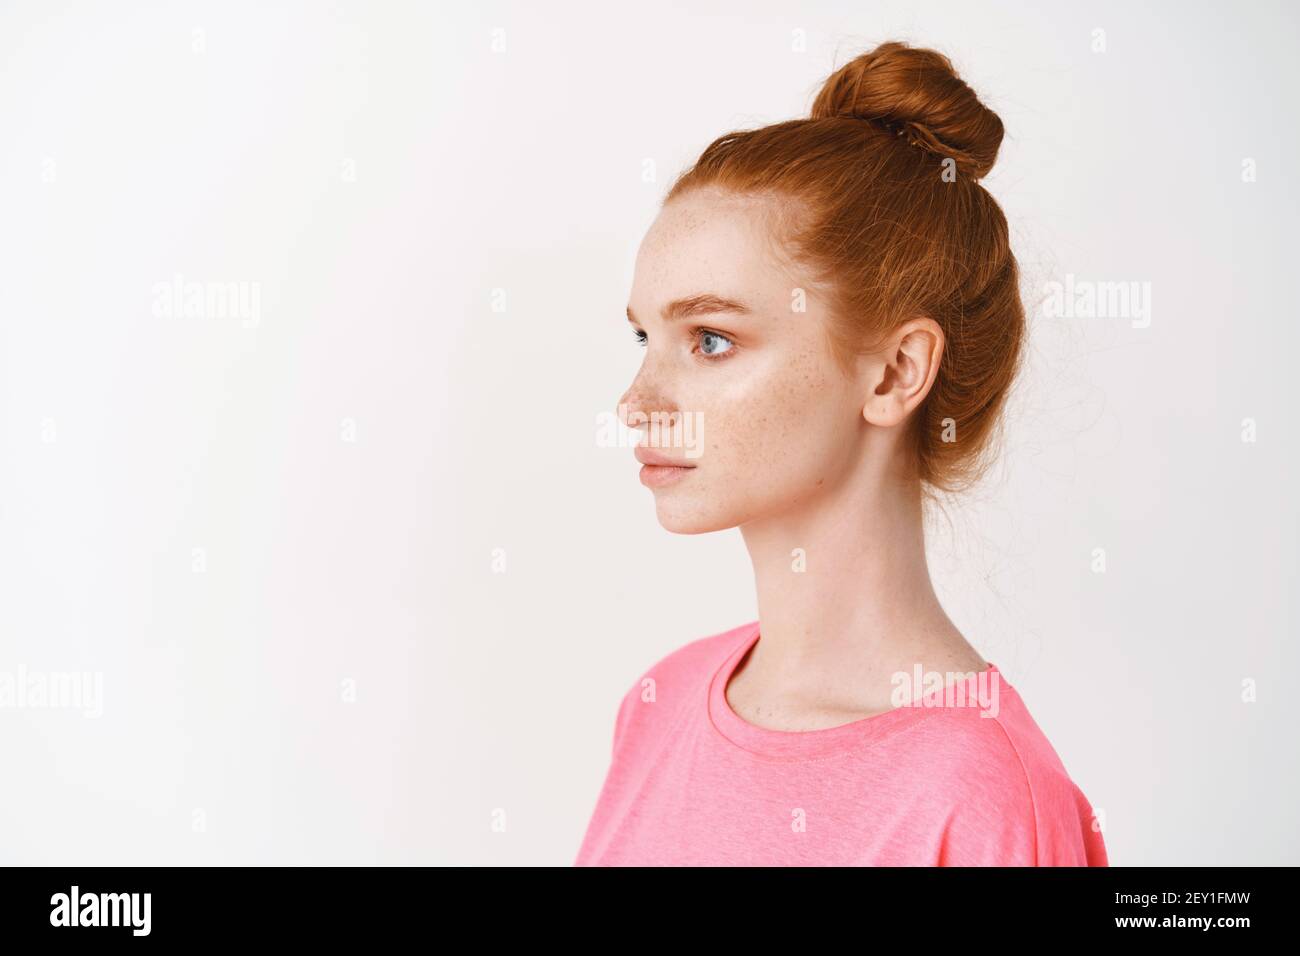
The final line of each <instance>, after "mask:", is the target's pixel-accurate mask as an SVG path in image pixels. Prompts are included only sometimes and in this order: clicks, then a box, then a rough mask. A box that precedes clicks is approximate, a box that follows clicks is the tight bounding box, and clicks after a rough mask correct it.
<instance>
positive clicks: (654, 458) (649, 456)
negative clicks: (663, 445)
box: [633, 447, 695, 468]
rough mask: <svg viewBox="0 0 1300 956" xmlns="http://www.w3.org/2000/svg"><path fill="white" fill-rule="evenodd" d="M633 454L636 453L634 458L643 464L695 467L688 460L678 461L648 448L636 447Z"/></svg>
mask: <svg viewBox="0 0 1300 956" xmlns="http://www.w3.org/2000/svg"><path fill="white" fill-rule="evenodd" d="M633 454H634V455H636V460H637V461H639V462H641V464H643V465H667V466H669V467H674V468H694V467H695V466H694V465H692V464H690V463H688V462H685V461H678V460H676V459H674V458H669V457H668V456H667V455H661V454H659V453H658V452H656V451H651V450H650V449H649V448H641V447H638V448H637V449H636V451H634V452H633Z"/></svg>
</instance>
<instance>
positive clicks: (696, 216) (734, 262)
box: [631, 190, 796, 312]
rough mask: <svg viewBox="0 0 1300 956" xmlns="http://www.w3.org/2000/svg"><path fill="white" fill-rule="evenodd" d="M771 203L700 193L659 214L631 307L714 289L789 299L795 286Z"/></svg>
mask: <svg viewBox="0 0 1300 956" xmlns="http://www.w3.org/2000/svg"><path fill="white" fill-rule="evenodd" d="M770 202H771V201H770V200H764V199H761V198H753V197H742V196H737V195H735V194H730V193H722V192H718V191H712V190H709V191H705V190H693V191H692V192H689V193H687V194H686V195H684V196H679V197H677V198H675V199H674V200H673V201H672V202H670V203H668V204H667V205H665V206H664V207H663V209H662V210H660V213H659V216H658V217H657V218H656V219H655V221H654V223H653V224H652V225H651V227H650V229H649V230H648V231H647V232H646V235H645V238H644V239H643V240H642V242H641V248H640V249H639V250H638V252H637V257H636V275H635V277H634V279H633V286H632V295H631V301H632V307H633V308H634V309H636V310H637V311H638V312H640V310H641V309H642V308H645V309H650V308H655V309H657V308H659V307H660V306H662V305H663V304H664V303H665V302H668V301H671V300H672V299H675V298H679V297H684V296H690V295H696V294H699V293H702V292H712V293H716V294H717V295H721V296H725V297H728V298H736V299H740V300H742V301H751V302H754V301H764V302H767V300H771V299H776V298H780V299H782V300H784V299H787V298H789V295H790V290H791V289H792V288H793V287H794V285H795V284H796V283H795V282H794V280H793V278H792V277H791V276H790V275H789V271H788V266H787V265H786V264H785V263H783V262H781V261H780V257H779V256H778V255H777V253H776V250H775V249H774V247H773V242H774V239H775V237H774V236H773V233H772V214H773V211H774V210H773V208H772V206H771V205H770Z"/></svg>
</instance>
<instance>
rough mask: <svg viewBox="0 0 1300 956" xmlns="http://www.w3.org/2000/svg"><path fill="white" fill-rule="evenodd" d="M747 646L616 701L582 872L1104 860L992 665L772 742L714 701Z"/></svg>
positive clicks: (673, 671)
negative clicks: (865, 713) (916, 702)
mask: <svg viewBox="0 0 1300 956" xmlns="http://www.w3.org/2000/svg"><path fill="white" fill-rule="evenodd" d="M758 638H759V629H758V622H757V621H753V622H751V623H749V624H743V625H741V626H740V627H737V628H734V629H732V630H730V631H725V632H723V633H721V634H716V635H713V636H711V637H705V638H701V639H699V640H696V641H692V642H691V643H689V644H687V645H685V646H684V647H681V648H678V649H677V650H676V651H674V652H673V653H671V654H669V655H668V656H667V657H665V658H664V659H663V660H661V661H659V663H657V664H655V665H654V666H653V667H652V668H651V669H650V670H649V671H647V672H646V674H645V675H644V676H643V677H642V678H641V680H638V681H637V683H636V684H635V685H634V686H633V687H632V688H631V689H630V690H629V691H628V692H627V694H626V695H625V696H624V697H623V701H622V703H621V705H620V706H619V710H618V718H617V720H616V721H615V726H614V748H613V758H612V761H611V764H610V767H609V771H608V773H607V775H606V777H605V783H604V786H603V787H602V788H601V792H600V797H599V800H598V801H597V804H596V808H595V812H594V813H593V814H592V817H591V822H590V823H589V824H588V827H587V832H586V835H585V837H584V839H583V841H582V847H581V849H580V850H579V852H578V856H577V859H576V860H575V861H574V865H575V866H787V865H793V866H864V865H865V866H1106V865H1108V863H1107V858H1106V847H1105V844H1104V843H1103V842H1102V834H1101V831H1100V828H1099V824H1098V822H1097V821H1096V820H1095V819H1094V817H1093V811H1092V807H1091V805H1090V804H1089V803H1088V800H1087V798H1086V797H1085V796H1084V795H1083V793H1082V792H1081V791H1080V790H1079V788H1078V787H1077V786H1075V784H1074V782H1073V781H1072V780H1071V779H1070V777H1069V775H1068V774H1067V773H1066V771H1065V768H1064V766H1062V764H1061V760H1060V758H1059V757H1058V756H1057V755H1056V751H1055V750H1053V749H1052V746H1051V744H1050V743H1048V741H1047V738H1046V737H1045V736H1043V732H1042V731H1041V730H1039V728H1038V725H1037V724H1036V723H1034V720H1033V718H1032V717H1030V715H1029V711H1028V710H1026V709H1025V705H1024V702H1023V701H1022V700H1021V699H1020V695H1019V694H1018V693H1016V691H1015V689H1014V688H1012V687H1011V685H1010V684H1009V683H1008V682H1007V680H1006V679H1005V678H1004V677H1003V676H1002V674H1001V672H1000V671H999V670H998V669H997V667H996V666H995V665H993V664H992V663H990V664H989V666H988V669H987V670H985V671H984V673H982V674H978V675H971V676H968V677H967V678H966V679H965V680H960V679H959V680H957V681H956V682H952V683H949V684H948V688H947V689H936V687H937V685H934V684H932V685H930V688H931V689H930V690H929V691H928V692H923V689H922V688H923V687H924V686H925V685H924V684H923V685H922V688H918V690H917V691H916V692H912V693H909V694H908V695H907V696H908V697H909V698H912V699H915V698H916V697H917V696H918V695H922V696H924V698H925V700H926V701H927V703H931V704H938V705H941V706H901V707H895V708H894V709H893V710H890V711H887V712H885V713H883V714H877V715H875V716H872V717H867V718H864V719H862V720H857V721H853V722H852V723H848V724H843V725H841V726H839V727H831V728H828V729H825V730H812V731H804V732H792V731H784V730H770V729H767V728H763V727H758V726H756V725H754V724H750V723H748V722H747V721H745V720H744V719H742V718H741V717H740V716H739V715H738V714H736V712H735V711H733V710H732V709H731V706H730V704H729V703H728V702H727V699H726V697H725V695H724V693H723V690H724V688H725V687H726V685H727V681H728V680H729V679H730V677H731V674H732V672H733V671H734V670H735V668H736V665H737V664H738V663H739V662H740V661H741V659H742V658H743V657H744V655H745V652H746V651H747V650H749V648H750V647H751V646H752V645H753V644H754V643H755V642H756V641H757V640H758ZM918 676H923V675H918ZM958 688H960V690H961V691H962V693H960V694H958V692H957V689H958ZM984 714H990V716H983V715H984Z"/></svg>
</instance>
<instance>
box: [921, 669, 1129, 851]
mask: <svg viewBox="0 0 1300 956" xmlns="http://www.w3.org/2000/svg"><path fill="white" fill-rule="evenodd" d="M997 673H998V675H999V679H998V681H997V682H996V683H997V685H1000V686H999V688H998V691H997V692H996V694H992V695H989V696H988V697H986V698H985V699H984V700H983V701H982V703H981V704H978V705H977V704H973V703H972V704H970V705H967V706H960V707H942V708H939V709H938V712H937V713H936V714H935V715H934V717H933V719H930V720H927V721H923V722H922V723H921V724H920V725H918V727H917V728H916V731H915V736H913V737H912V741H911V743H912V745H913V752H916V753H920V754H924V759H925V761H926V763H927V764H930V767H931V769H932V770H933V771H934V772H935V773H936V774H942V775H943V776H942V779H944V780H945V781H951V782H952V783H951V788H950V790H949V792H948V793H947V794H946V797H945V799H947V800H948V801H950V809H949V812H950V818H951V821H952V830H953V834H954V845H953V848H952V849H953V856H954V857H958V858H960V857H962V856H964V855H966V853H965V850H963V849H962V848H961V847H959V846H957V845H956V841H957V840H965V841H966V843H967V848H968V849H970V851H971V852H970V854H969V856H970V862H976V863H979V862H981V861H983V862H982V865H989V864H990V863H993V862H994V861H995V860H996V861H998V862H999V863H1001V864H1003V865H1005V864H1006V863H1012V864H1015V865H1031V866H1035V865H1036V866H1055V865H1086V866H1105V865H1107V864H1106V854H1105V846H1104V844H1103V843H1102V839H1101V833H1100V830H1099V827H1098V825H1097V822H1096V820H1095V817H1094V813H1093V809H1092V806H1091V804H1090V803H1089V801H1088V799H1087V798H1086V797H1085V796H1084V794H1083V792H1082V791H1081V790H1080V789H1079V787H1078V786H1077V785H1076V784H1075V782H1074V780H1073V779H1071V777H1070V775H1069V773H1067V772H1066V769H1065V766H1064V764H1063V763H1062V762H1061V759H1060V757H1059V756H1058V754H1057V752H1056V750H1055V749H1054V748H1053V747H1052V745H1051V743H1050V742H1049V741H1048V739H1047V736H1046V735H1045V734H1044V733H1043V731H1042V729H1041V728H1040V727H1039V726H1038V724H1037V722H1035V720H1034V719H1033V717H1032V716H1031V715H1030V713H1029V710H1028V709H1027V707H1026V706H1025V703H1024V701H1023V700H1022V699H1021V697H1020V695H1019V693H1018V692H1017V691H1016V690H1015V688H1014V687H1012V686H1011V685H1010V684H1009V683H1008V682H1007V681H1006V680H1005V678H1004V677H1002V676H1001V672H1000V671H999V672H997ZM931 761H933V763H932V762H931Z"/></svg>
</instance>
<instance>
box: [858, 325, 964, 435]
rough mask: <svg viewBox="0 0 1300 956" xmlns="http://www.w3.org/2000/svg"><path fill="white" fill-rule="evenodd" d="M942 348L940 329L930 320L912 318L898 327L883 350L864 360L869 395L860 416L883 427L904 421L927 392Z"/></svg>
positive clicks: (940, 356) (936, 370)
mask: <svg viewBox="0 0 1300 956" xmlns="http://www.w3.org/2000/svg"><path fill="white" fill-rule="evenodd" d="M943 346H944V337H943V329H941V328H940V327H939V323H938V322H935V321H934V320H933V319H912V320H910V321H908V322H904V323H903V324H902V325H901V326H899V327H898V328H897V329H896V330H895V331H894V333H893V334H892V335H891V336H890V337H889V338H888V339H887V340H886V342H885V345H884V347H883V348H882V349H880V350H879V351H877V352H873V353H871V354H870V355H869V356H866V357H865V358H864V361H865V362H866V363H867V378H866V381H867V384H868V387H869V389H870V392H869V394H868V395H867V396H866V401H865V402H864V403H863V406H862V417H863V418H865V419H866V420H867V421H869V422H870V423H871V424H873V425H879V426H881V427H882V428H889V427H891V426H893V425H897V424H899V423H900V422H902V421H903V420H904V419H906V418H907V416H908V415H909V414H910V413H911V411H912V409H914V408H916V406H918V405H920V404H921V402H922V401H924V400H925V396H926V395H928V394H929V393H930V388H931V386H932V385H934V380H935V378H936V377H937V376H938V374H939V360H940V359H941V358H942V357H943Z"/></svg>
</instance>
